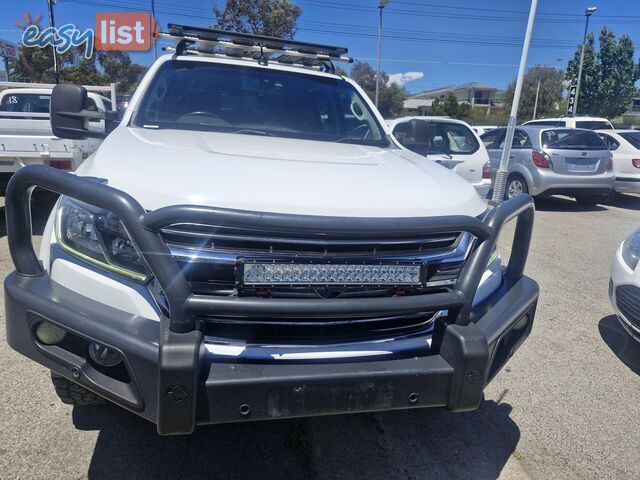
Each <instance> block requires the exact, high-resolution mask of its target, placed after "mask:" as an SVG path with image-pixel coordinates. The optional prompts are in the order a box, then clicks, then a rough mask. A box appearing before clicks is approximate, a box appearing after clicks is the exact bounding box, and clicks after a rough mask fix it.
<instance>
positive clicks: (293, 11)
mask: <svg viewBox="0 0 640 480" xmlns="http://www.w3.org/2000/svg"><path fill="white" fill-rule="evenodd" d="M213 13H214V15H215V16H216V25H215V28H220V29H222V30H230V31H233V32H241V33H253V34H256V35H268V36H270V37H278V38H288V39H291V38H293V35H294V34H295V32H296V22H297V21H298V17H299V16H300V14H301V13H302V9H301V8H300V7H299V6H297V5H296V4H294V3H292V2H291V1H290V0H227V3H226V4H225V6H224V8H220V7H219V6H217V5H215V6H214V7H213Z"/></svg>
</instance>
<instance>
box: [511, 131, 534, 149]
mask: <svg viewBox="0 0 640 480" xmlns="http://www.w3.org/2000/svg"><path fill="white" fill-rule="evenodd" d="M511 148H531V139H530V138H529V135H527V133H526V132H525V131H523V130H516V131H515V132H513V143H512V144H511Z"/></svg>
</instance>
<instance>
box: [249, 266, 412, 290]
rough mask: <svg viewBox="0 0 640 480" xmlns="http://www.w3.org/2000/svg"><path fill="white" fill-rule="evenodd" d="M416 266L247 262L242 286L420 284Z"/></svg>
mask: <svg viewBox="0 0 640 480" xmlns="http://www.w3.org/2000/svg"><path fill="white" fill-rule="evenodd" d="M421 268H422V267H421V266H420V265H380V264H378V265H374V264H361V265H353V264H352V265H338V264H300V263H247V264H245V265H244V272H243V283H244V284H245V285H420V283H421V282H420V271H421Z"/></svg>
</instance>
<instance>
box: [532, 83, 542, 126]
mask: <svg viewBox="0 0 640 480" xmlns="http://www.w3.org/2000/svg"><path fill="white" fill-rule="evenodd" d="M541 81H542V73H540V75H539V76H538V86H537V87H536V101H535V102H534V103H533V118H532V119H531V120H535V119H536V113H538V97H539V96H540V82H541Z"/></svg>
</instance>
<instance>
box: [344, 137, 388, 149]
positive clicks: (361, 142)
mask: <svg viewBox="0 0 640 480" xmlns="http://www.w3.org/2000/svg"><path fill="white" fill-rule="evenodd" d="M335 141H336V142H337V143H353V144H355V145H367V146H372V147H388V146H389V140H369V139H366V138H355V137H344V138H339V139H338V140H335Z"/></svg>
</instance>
